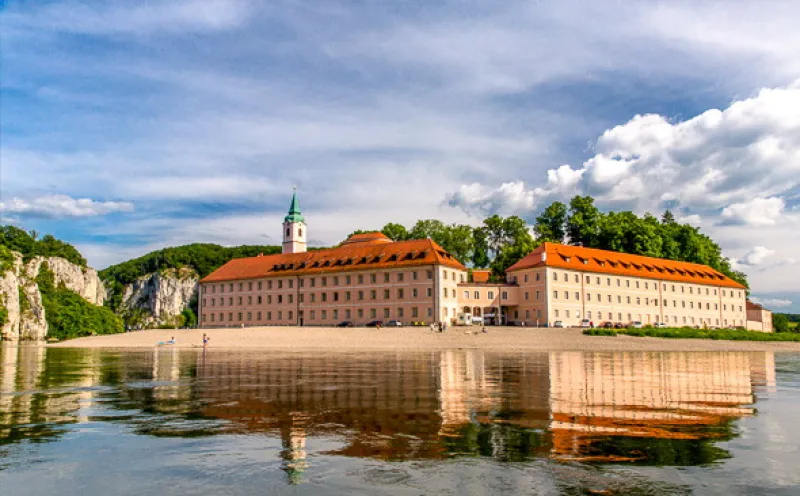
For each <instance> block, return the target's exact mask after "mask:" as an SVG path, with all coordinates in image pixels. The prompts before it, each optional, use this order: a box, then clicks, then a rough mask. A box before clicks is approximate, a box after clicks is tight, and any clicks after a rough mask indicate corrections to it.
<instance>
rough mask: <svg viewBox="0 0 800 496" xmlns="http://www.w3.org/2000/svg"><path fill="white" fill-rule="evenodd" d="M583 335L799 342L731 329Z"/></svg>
mask: <svg viewBox="0 0 800 496" xmlns="http://www.w3.org/2000/svg"><path fill="white" fill-rule="evenodd" d="M583 333H584V334H586V335H588V336H616V335H617V334H626V335H628V336H636V337H649V338H673V339H714V340H727V341H794V342H800V333H794V332H783V333H769V332H754V331H740V330H732V329H688V328H666V329H586V330H584V331H583Z"/></svg>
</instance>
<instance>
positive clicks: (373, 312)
mask: <svg viewBox="0 0 800 496" xmlns="http://www.w3.org/2000/svg"><path fill="white" fill-rule="evenodd" d="M376 315H377V310H375V309H374V308H371V309H370V311H369V316H370V318H372V319H374V318H375V316H376Z"/></svg>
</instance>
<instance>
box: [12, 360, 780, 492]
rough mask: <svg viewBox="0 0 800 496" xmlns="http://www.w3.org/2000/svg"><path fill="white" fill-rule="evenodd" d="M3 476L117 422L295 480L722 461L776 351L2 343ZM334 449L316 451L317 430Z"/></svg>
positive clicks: (770, 378)
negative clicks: (273, 441) (241, 448)
mask: <svg viewBox="0 0 800 496" xmlns="http://www.w3.org/2000/svg"><path fill="white" fill-rule="evenodd" d="M0 363H2V375H0V470H2V468H3V467H5V466H7V465H8V464H9V463H13V460H20V459H21V458H20V456H21V455H19V452H15V451H13V450H12V448H13V447H14V446H18V445H20V443H22V442H24V441H30V442H44V441H58V440H59V439H60V437H61V436H62V435H63V434H64V432H66V430H67V428H68V427H69V426H70V425H75V424H83V423H86V422H106V423H108V422H115V423H118V424H121V425H124V426H125V427H126V429H129V430H130V432H133V433H135V434H138V435H146V436H157V437H199V438H203V437H208V436H215V435H219V434H248V435H252V434H255V435H265V436H268V437H274V438H279V439H280V445H281V449H280V452H279V453H278V454H277V456H276V458H278V459H279V461H280V466H281V468H282V469H283V471H284V472H285V474H286V478H287V480H288V482H290V483H293V484H294V483H298V482H301V481H303V480H304V477H305V474H306V473H307V472H308V471H309V470H311V469H312V468H313V457H312V456H310V455H309V453H310V452H311V453H317V454H320V455H326V456H331V455H332V456H340V457H351V458H356V459H373V460H383V461H402V460H441V459H449V458H463V457H490V458H491V459H494V460H497V461H501V462H522V461H529V460H534V459H551V460H559V461H580V462H595V463H600V462H614V463H629V464H645V465H647V464H654V465H674V466H685V465H702V464H707V463H711V462H715V461H717V460H721V459H725V458H727V457H729V456H731V455H730V453H729V452H728V451H726V450H725V449H723V448H722V447H720V446H719V445H718V443H719V442H720V441H725V440H730V439H733V438H735V437H736V436H737V434H738V432H737V427H736V422H735V421H736V420H737V419H740V418H744V417H749V416H753V415H755V414H756V410H755V406H754V404H755V402H756V397H755V394H754V393H755V392H756V391H757V390H758V389H759V388H764V387H774V385H775V363H774V356H773V354H772V353H652V352H648V353H579V352H575V353H533V354H501V353H492V352H484V351H480V350H453V351H444V352H438V351H437V352H432V353H397V354H391V353H374V354H370V355H366V356H365V355H363V354H358V355H345V354H325V355H319V354H306V353H298V354H285V353H284V354H272V353H255V352H252V353H251V352H241V353H231V352H222V351H219V352H218V351H216V350H209V351H207V352H201V351H195V350H177V349H171V350H163V349H162V350H155V351H148V352H124V353H123V352H103V351H98V350H68V349H45V348H38V347H19V348H0ZM314 439H319V440H325V441H326V442H325V443H324V444H325V446H326V448H324V449H320V448H319V446H320V444H317V448H316V449H317V451H314V450H310V448H309V446H311V445H312V443H311V442H310V440H314Z"/></svg>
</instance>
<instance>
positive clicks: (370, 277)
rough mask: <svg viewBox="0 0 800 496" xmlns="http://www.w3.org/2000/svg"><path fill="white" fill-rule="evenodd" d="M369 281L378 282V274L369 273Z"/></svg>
mask: <svg viewBox="0 0 800 496" xmlns="http://www.w3.org/2000/svg"><path fill="white" fill-rule="evenodd" d="M369 282H371V283H372V284H375V283H376V282H378V274H370V275H369Z"/></svg>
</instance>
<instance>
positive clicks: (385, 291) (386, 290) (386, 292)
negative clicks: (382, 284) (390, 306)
mask: <svg viewBox="0 0 800 496" xmlns="http://www.w3.org/2000/svg"><path fill="white" fill-rule="evenodd" d="M445 291H447V290H446V289H445ZM445 296H447V294H445ZM383 299H384V300H388V299H389V290H388V289H384V290H383Z"/></svg>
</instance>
